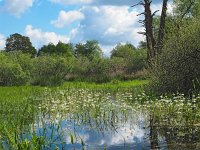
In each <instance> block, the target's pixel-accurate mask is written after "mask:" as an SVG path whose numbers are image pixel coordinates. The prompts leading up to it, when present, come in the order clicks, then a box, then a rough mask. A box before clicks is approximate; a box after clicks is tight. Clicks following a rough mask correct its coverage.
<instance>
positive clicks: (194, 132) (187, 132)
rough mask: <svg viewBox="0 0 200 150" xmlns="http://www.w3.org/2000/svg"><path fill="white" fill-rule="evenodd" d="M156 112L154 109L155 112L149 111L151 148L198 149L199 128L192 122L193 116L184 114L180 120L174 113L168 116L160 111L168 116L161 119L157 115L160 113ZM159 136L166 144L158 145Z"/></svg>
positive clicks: (172, 149)
mask: <svg viewBox="0 0 200 150" xmlns="http://www.w3.org/2000/svg"><path fill="white" fill-rule="evenodd" d="M154 111H155V110H154ZM157 113H158V112H156V111H155V113H154V112H153V111H150V122H149V130H150V132H149V139H150V143H151V149H159V148H162V147H166V148H167V149H169V150H174V149H176V150H179V149H180V150H188V149H193V150H198V149H200V128H199V125H198V124H195V123H194V122H195V118H188V116H185V117H183V118H181V120H180V118H176V115H174V116H173V115H171V116H168V114H164V113H165V112H164V111H162V112H161V113H162V115H164V116H168V117H167V118H165V119H163V118H160V117H159V115H160V116H162V115H161V114H157ZM194 113H195V112H194ZM190 117H191V116H190ZM183 120H184V121H183ZM183 122H184V123H183ZM159 137H163V138H164V140H165V142H166V145H160V139H159Z"/></svg>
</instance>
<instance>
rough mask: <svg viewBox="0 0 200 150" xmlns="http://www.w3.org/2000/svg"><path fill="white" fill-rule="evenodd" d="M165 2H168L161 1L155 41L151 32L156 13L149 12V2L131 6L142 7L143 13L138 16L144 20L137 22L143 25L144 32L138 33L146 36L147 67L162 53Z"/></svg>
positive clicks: (165, 0) (165, 11) (145, 0)
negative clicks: (142, 16)
mask: <svg viewBox="0 0 200 150" xmlns="http://www.w3.org/2000/svg"><path fill="white" fill-rule="evenodd" d="M167 2H168V0H163V6H162V13H161V17H160V26H159V32H158V36H157V40H155V38H154V34H153V33H154V31H153V17H154V16H155V15H156V13H157V12H158V10H157V11H155V12H153V13H152V12H151V3H152V1H151V0H143V1H140V2H139V3H138V4H136V5H133V6H132V7H135V6H137V5H142V6H143V7H144V12H143V13H140V14H138V15H144V20H139V22H140V23H142V24H143V26H144V27H145V32H139V33H140V34H143V35H145V36H146V41H147V62H148V64H149V65H151V61H152V59H153V58H154V57H155V56H156V55H157V54H158V53H161V51H162V46H163V39H164V29H165V20H166V16H167Z"/></svg>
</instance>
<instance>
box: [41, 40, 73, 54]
mask: <svg viewBox="0 0 200 150" xmlns="http://www.w3.org/2000/svg"><path fill="white" fill-rule="evenodd" d="M72 51H73V46H72V44H65V43H62V42H58V44H57V45H54V44H52V43H49V44H48V45H44V46H43V47H41V48H40V50H39V51H38V56H41V55H61V56H66V57H71V56H72Z"/></svg>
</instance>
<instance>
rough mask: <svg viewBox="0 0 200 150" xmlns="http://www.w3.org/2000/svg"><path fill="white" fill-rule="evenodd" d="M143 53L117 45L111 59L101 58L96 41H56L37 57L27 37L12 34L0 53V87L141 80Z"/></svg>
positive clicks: (143, 64)
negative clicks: (73, 42)
mask: <svg viewBox="0 0 200 150" xmlns="http://www.w3.org/2000/svg"><path fill="white" fill-rule="evenodd" d="M145 59H146V50H145V49H144V48H143V47H142V46H141V48H135V47H134V46H133V45H132V44H130V43H126V44H118V45H117V46H116V47H115V48H113V50H112V51H111V56H110V58H107V57H104V56H103V52H102V50H101V48H100V46H99V44H98V41H95V40H90V41H87V42H86V43H84V44H83V43H78V44H76V45H75V46H73V45H72V44H69V43H62V42H59V43H58V44H56V45H54V44H52V43H49V44H48V45H44V46H43V47H41V48H40V49H39V51H38V53H37V55H36V50H35V49H34V47H33V46H32V44H31V42H30V40H29V38H28V37H24V36H22V35H20V34H13V35H11V36H10V37H9V38H8V39H7V40H6V49H5V50H3V51H1V52H0V61H1V62H2V63H1V64H0V86H12V85H24V84H31V85H42V86H46V85H47V86H49V85H50V86H52V85H60V84H62V83H63V82H64V81H88V82H98V83H102V82H109V81H111V80H129V79H134V78H144V77H145V76H144V74H145V73H146V72H145Z"/></svg>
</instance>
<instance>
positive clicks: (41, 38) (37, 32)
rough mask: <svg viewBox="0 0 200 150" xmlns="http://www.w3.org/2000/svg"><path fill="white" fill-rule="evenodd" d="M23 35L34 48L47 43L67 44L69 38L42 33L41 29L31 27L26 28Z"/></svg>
mask: <svg viewBox="0 0 200 150" xmlns="http://www.w3.org/2000/svg"><path fill="white" fill-rule="evenodd" d="M25 35H26V36H28V37H30V39H31V41H32V42H33V45H34V46H35V47H36V48H39V47H41V46H43V45H44V44H48V43H53V44H57V43H58V42H59V41H61V42H64V43H67V42H69V38H68V37H67V36H64V35H58V34H56V33H55V32H44V31H42V30H41V29H37V28H33V26H32V25H27V26H26V29H25Z"/></svg>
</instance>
